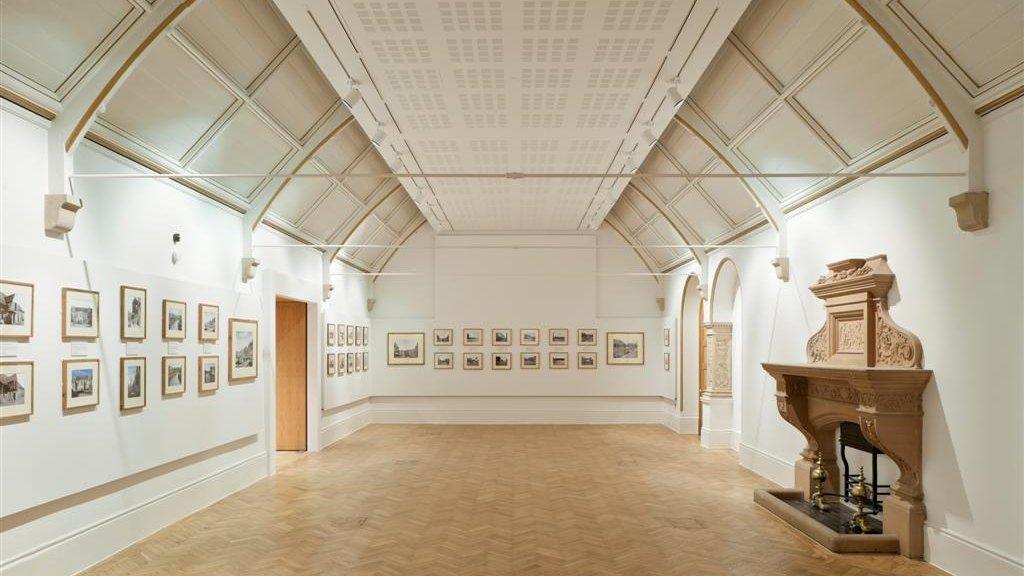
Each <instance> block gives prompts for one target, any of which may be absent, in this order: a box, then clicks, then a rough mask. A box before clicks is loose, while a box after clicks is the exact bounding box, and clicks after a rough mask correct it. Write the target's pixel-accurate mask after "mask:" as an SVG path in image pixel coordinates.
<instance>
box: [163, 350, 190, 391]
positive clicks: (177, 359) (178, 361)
mask: <svg viewBox="0 0 1024 576" xmlns="http://www.w3.org/2000/svg"><path fill="white" fill-rule="evenodd" d="M161 366H162V370H161V372H162V373H163V376H162V377H161V379H160V381H161V383H162V388H163V393H164V396H177V395H178V394H184V393H185V357H184V356H164V357H163V360H162V362H161Z"/></svg>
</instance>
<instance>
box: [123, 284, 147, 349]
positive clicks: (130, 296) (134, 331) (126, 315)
mask: <svg viewBox="0 0 1024 576" xmlns="http://www.w3.org/2000/svg"><path fill="white" fill-rule="evenodd" d="M148 305H149V296H148V294H147V292H146V289H145V288H140V287H138V286H124V285H122V286H121V340H124V341H126V342H142V341H143V340H145V339H146V331H147V330H148V328H149V326H148V322H149V319H148V318H147V310H146V308H147V307H148Z"/></svg>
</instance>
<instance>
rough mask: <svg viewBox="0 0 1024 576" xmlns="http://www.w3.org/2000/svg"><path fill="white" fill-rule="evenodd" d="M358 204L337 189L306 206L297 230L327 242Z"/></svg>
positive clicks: (346, 220)
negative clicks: (317, 201) (315, 202)
mask: <svg viewBox="0 0 1024 576" xmlns="http://www.w3.org/2000/svg"><path fill="white" fill-rule="evenodd" d="M358 209H359V204H358V203H357V202H356V201H355V200H353V199H352V198H351V197H350V196H349V195H348V194H346V193H345V192H344V191H342V190H341V189H340V188H338V187H334V188H332V189H331V191H330V192H328V193H327V194H326V195H325V196H324V197H323V198H322V199H321V201H320V202H319V203H317V204H313V205H311V206H307V212H306V214H305V215H304V216H303V218H302V220H301V222H300V223H299V228H300V229H301V230H302V231H303V232H306V233H308V234H311V235H313V237H314V238H321V239H323V240H327V239H328V238H329V237H330V235H331V233H332V232H334V231H335V230H336V229H337V228H338V227H339V226H341V225H342V224H344V223H346V222H348V221H349V219H350V218H352V217H353V215H354V214H355V213H356V211H357V210H358Z"/></svg>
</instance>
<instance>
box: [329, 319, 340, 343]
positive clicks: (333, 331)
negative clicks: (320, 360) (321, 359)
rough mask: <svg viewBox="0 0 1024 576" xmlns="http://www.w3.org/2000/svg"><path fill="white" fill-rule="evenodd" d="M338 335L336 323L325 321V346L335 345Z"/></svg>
mask: <svg viewBox="0 0 1024 576" xmlns="http://www.w3.org/2000/svg"><path fill="white" fill-rule="evenodd" d="M337 337H338V325H337V324H331V323H330V322H328V323H327V346H329V347H330V346H335V342H337Z"/></svg>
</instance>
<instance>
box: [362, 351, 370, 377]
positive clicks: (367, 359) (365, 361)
mask: <svg viewBox="0 0 1024 576" xmlns="http://www.w3.org/2000/svg"><path fill="white" fill-rule="evenodd" d="M369 371H370V353H369V352H367V351H366V350H363V372H369Z"/></svg>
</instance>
